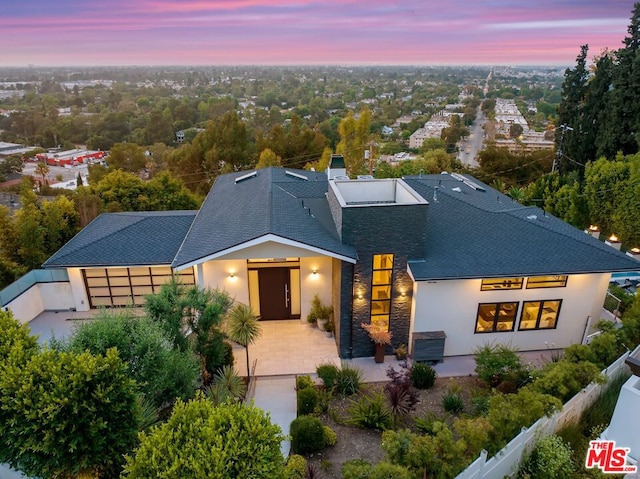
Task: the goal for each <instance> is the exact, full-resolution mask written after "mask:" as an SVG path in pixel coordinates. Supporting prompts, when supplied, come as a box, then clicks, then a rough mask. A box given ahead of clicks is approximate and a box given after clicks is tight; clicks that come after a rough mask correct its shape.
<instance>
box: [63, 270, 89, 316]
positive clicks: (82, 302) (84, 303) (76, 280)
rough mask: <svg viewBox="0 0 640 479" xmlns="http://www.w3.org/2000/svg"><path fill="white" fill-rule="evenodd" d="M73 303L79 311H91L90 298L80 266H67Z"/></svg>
mask: <svg viewBox="0 0 640 479" xmlns="http://www.w3.org/2000/svg"><path fill="white" fill-rule="evenodd" d="M67 274H68V275H69V284H70V285H71V295H72V298H73V304H74V306H73V307H75V308H76V310H77V311H89V298H88V297H87V291H86V289H85V287H84V279H82V272H81V271H80V268H67Z"/></svg>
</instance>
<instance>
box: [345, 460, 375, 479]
mask: <svg viewBox="0 0 640 479" xmlns="http://www.w3.org/2000/svg"><path fill="white" fill-rule="evenodd" d="M340 472H341V473H342V478H343V479H369V477H370V476H369V475H370V473H371V464H370V463H369V462H367V461H365V460H364V459H351V460H350V461H347V462H345V463H344V464H343V465H342V468H341V469H340Z"/></svg>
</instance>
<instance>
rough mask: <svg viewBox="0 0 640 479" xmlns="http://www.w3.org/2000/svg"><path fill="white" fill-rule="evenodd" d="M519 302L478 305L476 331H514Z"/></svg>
mask: <svg viewBox="0 0 640 479" xmlns="http://www.w3.org/2000/svg"><path fill="white" fill-rule="evenodd" d="M517 312H518V303H482V304H480V305H478V317H477V319H476V333H501V332H507V331H513V327H514V325H515V322H516V313H517Z"/></svg>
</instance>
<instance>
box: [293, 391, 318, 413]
mask: <svg viewBox="0 0 640 479" xmlns="http://www.w3.org/2000/svg"><path fill="white" fill-rule="evenodd" d="M297 398H298V416H305V415H309V414H313V413H314V411H315V410H316V406H317V404H318V391H317V390H316V388H305V389H298V393H297Z"/></svg>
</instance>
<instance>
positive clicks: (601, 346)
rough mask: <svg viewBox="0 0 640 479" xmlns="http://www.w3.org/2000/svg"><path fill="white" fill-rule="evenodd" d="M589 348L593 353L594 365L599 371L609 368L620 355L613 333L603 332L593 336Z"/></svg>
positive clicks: (620, 351)
mask: <svg viewBox="0 0 640 479" xmlns="http://www.w3.org/2000/svg"><path fill="white" fill-rule="evenodd" d="M589 347H590V348H591V350H592V351H593V355H594V356H595V359H596V361H595V363H596V365H597V366H598V367H599V368H600V369H604V368H606V367H607V366H609V365H610V364H611V363H612V362H614V361H615V360H616V359H618V357H619V356H620V354H622V349H621V347H620V345H619V344H618V338H617V337H616V335H615V333H613V332H605V333H602V334H599V335H597V336H595V337H594V338H593V339H592V340H591V344H589Z"/></svg>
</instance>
